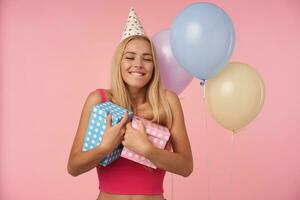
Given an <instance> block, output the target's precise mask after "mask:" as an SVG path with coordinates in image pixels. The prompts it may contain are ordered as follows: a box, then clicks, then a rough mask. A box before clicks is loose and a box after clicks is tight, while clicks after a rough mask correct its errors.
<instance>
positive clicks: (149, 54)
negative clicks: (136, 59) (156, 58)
mask: <svg viewBox="0 0 300 200" xmlns="http://www.w3.org/2000/svg"><path fill="white" fill-rule="evenodd" d="M128 53H130V54H134V55H136V53H135V52H132V51H127V52H125V53H124V55H125V54H128ZM143 56H152V54H151V53H143Z"/></svg>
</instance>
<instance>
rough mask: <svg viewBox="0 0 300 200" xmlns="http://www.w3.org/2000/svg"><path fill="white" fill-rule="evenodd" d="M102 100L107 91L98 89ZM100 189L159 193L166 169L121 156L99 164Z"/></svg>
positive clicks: (130, 192) (117, 191) (161, 190)
mask: <svg viewBox="0 0 300 200" xmlns="http://www.w3.org/2000/svg"><path fill="white" fill-rule="evenodd" d="M97 90H98V91H99V93H100V95H101V99H102V102H105V101H107V98H106V95H105V91H104V90H103V89H97ZM97 174H98V180H99V189H100V191H102V192H107V193H113V194H144V195H157V194H162V193H163V180H164V177H165V174H166V171H164V170H161V169H158V168H157V169H153V168H150V167H147V166H144V165H141V164H139V163H136V162H134V161H131V160H128V159H126V158H123V157H119V159H117V160H116V161H114V162H113V163H111V164H110V165H108V166H106V167H103V166H100V165H98V166H97Z"/></svg>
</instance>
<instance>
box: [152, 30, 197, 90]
mask: <svg viewBox="0 0 300 200" xmlns="http://www.w3.org/2000/svg"><path fill="white" fill-rule="evenodd" d="M170 32H171V31H170V30H169V29H164V30H162V31H160V32H158V33H157V34H155V35H154V37H153V39H152V41H153V43H154V46H155V49H156V54H157V61H158V65H159V67H160V74H161V78H162V82H163V84H164V86H165V88H167V89H169V90H172V91H173V92H175V93H176V94H177V95H179V94H180V93H181V92H182V91H183V90H184V89H185V88H186V87H187V85H188V84H189V83H190V82H191V81H192V79H193V76H192V75H191V74H189V73H188V72H187V71H186V70H185V69H184V68H182V67H181V66H180V65H179V64H178V63H177V61H176V59H175V58H174V56H173V53H172V50H171V45H170Z"/></svg>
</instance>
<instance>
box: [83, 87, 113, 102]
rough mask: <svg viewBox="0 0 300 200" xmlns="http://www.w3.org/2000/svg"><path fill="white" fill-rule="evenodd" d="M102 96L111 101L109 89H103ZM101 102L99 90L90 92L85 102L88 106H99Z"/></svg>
mask: <svg viewBox="0 0 300 200" xmlns="http://www.w3.org/2000/svg"><path fill="white" fill-rule="evenodd" d="M103 91H104V94H105V96H106V99H111V98H112V95H111V91H110V90H109V89H103ZM102 101H103V99H102V97H101V94H100V89H96V90H94V91H91V92H90V93H89V95H88V97H87V102H88V103H89V104H93V105H95V104H99V103H101V102H102Z"/></svg>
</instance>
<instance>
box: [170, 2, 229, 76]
mask: <svg viewBox="0 0 300 200" xmlns="http://www.w3.org/2000/svg"><path fill="white" fill-rule="evenodd" d="M234 45H235V32H234V27H233V24H232V22H231V20H230V18H229V16H228V15H227V14H226V13H225V11H223V10H222V9H221V8H219V7H217V6H216V5H214V4H211V3H194V4H192V5H190V6H188V7H186V8H185V9H184V10H182V11H181V12H180V13H179V15H177V16H176V18H175V20H174V21H173V24H172V28H171V47H172V50H173V53H174V56H175V58H176V60H177V61H178V62H179V64H180V65H181V66H182V67H184V68H185V69H186V70H187V71H189V72H190V73H191V74H193V75H194V76H195V77H198V78H199V79H204V80H208V79H210V78H212V77H213V76H214V75H216V74H217V73H219V72H220V71H221V69H223V68H224V67H225V65H226V64H227V63H228V62H229V59H230V56H231V54H232V51H233V49H234Z"/></svg>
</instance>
